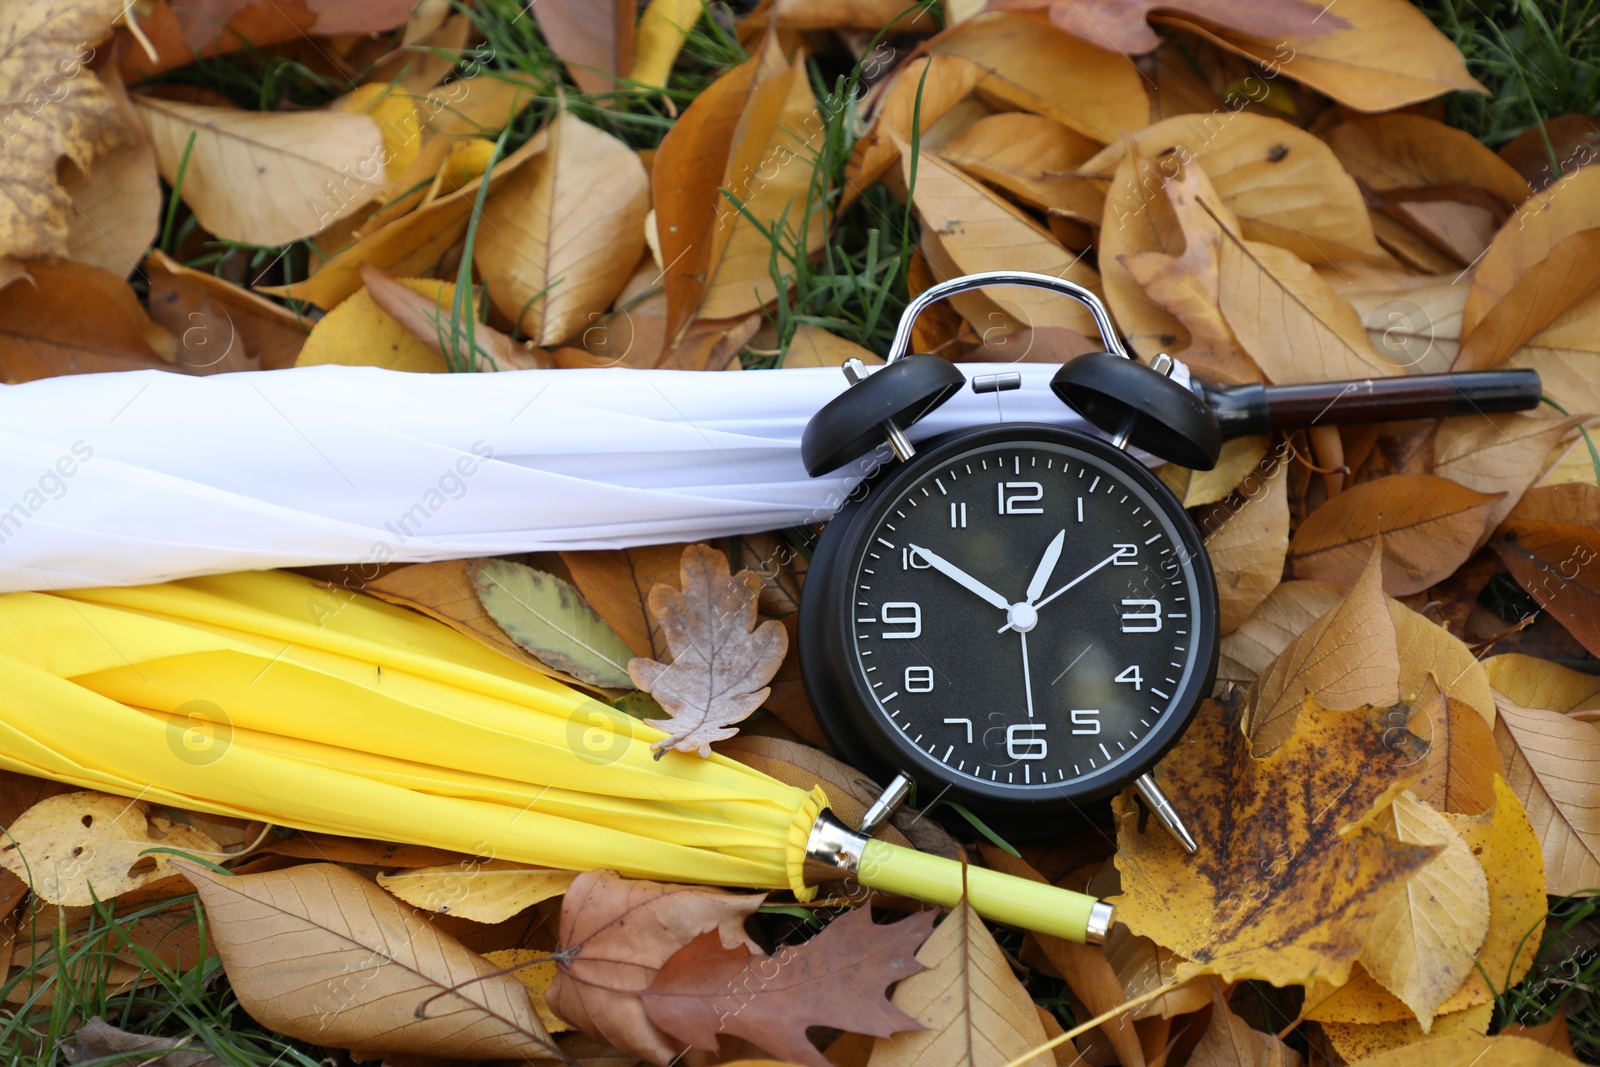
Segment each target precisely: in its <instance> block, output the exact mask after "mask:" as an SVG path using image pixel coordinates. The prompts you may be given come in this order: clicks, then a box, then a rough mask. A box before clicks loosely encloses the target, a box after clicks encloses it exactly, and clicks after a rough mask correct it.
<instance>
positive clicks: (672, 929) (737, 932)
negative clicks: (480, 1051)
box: [550, 871, 766, 1067]
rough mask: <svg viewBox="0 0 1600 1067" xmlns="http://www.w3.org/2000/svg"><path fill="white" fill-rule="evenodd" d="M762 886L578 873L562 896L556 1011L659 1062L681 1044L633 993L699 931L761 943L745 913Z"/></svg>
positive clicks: (757, 901) (553, 995)
mask: <svg viewBox="0 0 1600 1067" xmlns="http://www.w3.org/2000/svg"><path fill="white" fill-rule="evenodd" d="M765 899H766V897H765V895H764V894H761V893H730V892H727V891H724V890H715V889H699V888H690V887H687V886H677V885H660V884H658V883H655V882H638V881H631V880H628V879H625V878H621V877H619V876H618V875H617V874H616V873H615V872H614V871H589V872H587V873H586V874H581V875H579V876H578V877H577V879H576V880H575V881H574V882H573V883H572V886H571V888H569V889H568V890H567V895H566V896H565V897H564V898H563V899H562V902H561V948H562V950H563V952H565V953H567V954H568V958H567V959H566V960H565V962H563V963H562V964H561V965H560V967H559V973H558V974H557V975H556V980H555V983H554V984H553V985H552V986H551V987H550V1006H551V1007H552V1008H554V1009H555V1011H556V1014H558V1015H560V1016H561V1017H562V1018H563V1019H566V1020H567V1021H568V1022H570V1023H572V1024H573V1025H574V1026H577V1027H578V1028H579V1029H581V1030H583V1031H584V1032H585V1033H588V1034H591V1035H593V1036H596V1037H602V1038H604V1039H605V1040H607V1041H610V1042H611V1043H612V1044H613V1045H616V1046H617V1047H618V1048H621V1049H625V1050H627V1051H628V1052H631V1053H633V1054H634V1055H636V1056H638V1057H640V1058H641V1059H646V1060H649V1061H651V1062H652V1063H656V1064H660V1065H661V1067H666V1065H667V1064H669V1063H671V1062H672V1061H673V1060H674V1059H676V1058H677V1057H678V1056H679V1055H680V1054H681V1053H682V1051H683V1050H682V1048H681V1047H680V1046H679V1045H678V1044H677V1043H675V1042H673V1041H670V1040H669V1039H668V1038H667V1036H666V1035H665V1034H663V1033H662V1032H661V1031H659V1030H657V1029H656V1028H655V1026H654V1025H653V1024H652V1023H651V1022H650V1020H649V1018H648V1017H647V1016H646V1014H645V1008H644V1004H643V1003H642V1002H641V1001H640V1000H639V997H638V994H639V993H641V992H643V991H644V990H645V989H647V988H649V986H650V983H651V981H652V980H653V979H654V978H655V975H656V971H657V970H658V969H659V968H660V967H661V965H662V964H664V963H666V962H667V960H668V959H669V958H671V956H672V954H673V953H675V952H677V951H678V950H679V949H680V948H682V947H683V946H684V945H687V944H688V943H689V942H690V941H693V940H694V939H695V938H697V937H699V936H700V935H701V934H704V933H709V932H715V933H717V934H718V935H719V936H720V937H721V942H722V944H723V945H724V946H728V947H732V946H735V945H739V946H743V947H745V948H747V949H750V950H752V951H759V950H760V946H758V945H756V944H755V942H753V941H751V940H750V939H749V937H747V936H746V935H745V932H744V920H745V918H746V917H747V916H749V915H751V914H753V913H754V912H755V910H756V909H757V908H759V907H760V906H761V902H762V901H763V900H765Z"/></svg>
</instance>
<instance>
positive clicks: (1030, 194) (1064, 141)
mask: <svg viewBox="0 0 1600 1067" xmlns="http://www.w3.org/2000/svg"><path fill="white" fill-rule="evenodd" d="M939 58H942V59H948V57H939ZM1099 150H1100V145H1099V144H1098V143H1097V142H1095V141H1092V140H1090V139H1089V138H1087V137H1085V136H1084V135H1083V134H1081V133H1078V132H1077V131H1076V130H1073V129H1070V128H1069V127H1067V126H1065V125H1063V124H1062V123H1059V122H1057V121H1056V120H1055V119H1047V118H1045V117H1044V116H1043V115H1030V114H1028V113H1027V112H1025V111H1003V112H1001V113H1000V114H998V115H990V116H989V117H988V118H983V119H979V120H978V121H977V122H974V123H973V124H972V125H971V126H968V127H967V128H966V129H965V130H962V131H961V132H960V133H958V134H956V135H955V136H954V137H952V138H950V139H949V140H948V141H946V142H945V143H944V145H943V147H941V148H940V149H939V150H938V152H937V154H938V155H939V156H940V157H942V158H944V159H946V160H948V161H949V162H951V163H954V164H955V165H956V166H958V167H960V168H961V169H962V170H964V171H966V172H967V173H969V174H971V175H973V176H975V177H978V178H981V179H983V180H984V181H986V182H988V183H989V184H991V185H995V186H999V187H1000V188H1001V189H1004V190H1005V191H1006V192H1008V193H1010V194H1011V195H1012V196H1015V197H1016V198H1017V199H1019V200H1021V201H1022V202H1023V203H1025V204H1028V205H1029V206H1031V207H1036V208H1041V209H1045V210H1050V209H1057V210H1061V211H1065V212H1067V213H1068V214H1070V215H1075V216H1087V217H1088V218H1095V217H1097V216H1098V213H1099V212H1098V205H1099V202H1100V199H1101V198H1100V197H1099V196H1098V195H1097V194H1092V193H1091V190H1089V189H1087V188H1086V183H1085V182H1084V181H1083V180H1082V179H1079V178H1074V177H1068V176H1067V174H1066V172H1068V171H1074V170H1077V169H1078V167H1080V166H1081V165H1082V164H1083V163H1084V162H1085V161H1086V160H1088V159H1089V158H1090V157H1092V156H1093V155H1094V154H1095V153H1096V152H1098V151H1099Z"/></svg>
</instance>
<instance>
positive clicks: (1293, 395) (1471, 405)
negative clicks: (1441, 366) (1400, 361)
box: [1197, 369, 1543, 438]
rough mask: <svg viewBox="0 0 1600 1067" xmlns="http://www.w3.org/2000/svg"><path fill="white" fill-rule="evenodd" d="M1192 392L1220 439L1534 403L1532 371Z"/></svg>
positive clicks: (1201, 385) (1537, 391)
mask: <svg viewBox="0 0 1600 1067" xmlns="http://www.w3.org/2000/svg"><path fill="white" fill-rule="evenodd" d="M1197 391H1198V392H1199V393H1200V395H1201V396H1202V397H1203V398H1204V399H1205V401H1206V403H1208V404H1210V405H1211V408H1212V410H1213V411H1215V412H1216V413H1217V421H1218V422H1220V423H1221V424H1222V436H1223V437H1224V438H1234V437H1243V436H1246V435H1247V434H1257V433H1266V432H1267V431H1268V430H1276V429H1293V428H1298V427H1305V426H1317V425H1323V424H1329V423H1350V422H1390V421H1395V420H1400V419H1438V418H1444V417H1446V416H1449V415H1488V414H1493V413H1495V412H1501V411H1527V410H1529V409H1530V408H1535V407H1538V406H1539V397H1540V395H1541V393H1542V391H1543V387H1542V386H1541V384H1540V382H1539V373H1538V372H1537V371H1534V370H1528V369H1518V370H1484V371H1463V372H1461V373H1458V374H1419V375H1415V376H1411V377H1400V378H1362V379H1358V380H1355V381H1348V382H1312V383H1309V384H1305V385H1212V384H1210V383H1208V382H1197Z"/></svg>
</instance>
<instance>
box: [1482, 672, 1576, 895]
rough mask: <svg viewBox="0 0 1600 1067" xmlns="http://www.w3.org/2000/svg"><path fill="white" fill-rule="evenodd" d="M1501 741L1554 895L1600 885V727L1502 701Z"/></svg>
mask: <svg viewBox="0 0 1600 1067" xmlns="http://www.w3.org/2000/svg"><path fill="white" fill-rule="evenodd" d="M1499 710H1500V716H1499V718H1498V720H1497V721H1496V722H1495V728H1494V737H1495V743H1496V744H1497V745H1498V746H1499V748H1500V758H1501V760H1502V761H1503V762H1504V763H1505V768H1506V783H1507V784H1508V785H1510V787H1511V790H1512V792H1514V793H1515V794H1516V795H1517V799H1518V800H1520V801H1521V802H1522V806H1523V807H1524V808H1525V809H1527V812H1528V816H1529V818H1530V819H1532V820H1533V825H1534V827H1535V828H1537V830H1538V832H1539V841H1540V844H1541V845H1542V846H1543V852H1544V870H1545V878H1546V879H1547V880H1548V881H1549V888H1550V892H1551V893H1557V894H1560V895H1563V896H1570V895H1571V894H1574V893H1582V892H1585V891H1592V890H1594V889H1596V888H1600V730H1596V729H1595V728H1594V727H1593V726H1592V725H1590V724H1589V723H1586V722H1580V721H1578V720H1577V719H1572V718H1569V717H1567V716H1565V715H1562V714H1561V713H1559V712H1555V711H1548V710H1545V709H1543V708H1528V707H1523V706H1522V705H1521V704H1517V703H1514V702H1513V701H1511V700H1510V699H1509V698H1506V697H1504V696H1502V697H1501V698H1500V700H1499Z"/></svg>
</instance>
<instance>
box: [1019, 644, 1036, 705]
mask: <svg viewBox="0 0 1600 1067" xmlns="http://www.w3.org/2000/svg"><path fill="white" fill-rule="evenodd" d="M1017 636H1018V637H1020V638H1022V691H1023V692H1024V693H1026V694H1027V696H1028V718H1030V719H1031V718H1033V679H1032V678H1030V677H1029V676H1028V634H1027V631H1026V630H1021V631H1018V633H1017Z"/></svg>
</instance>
